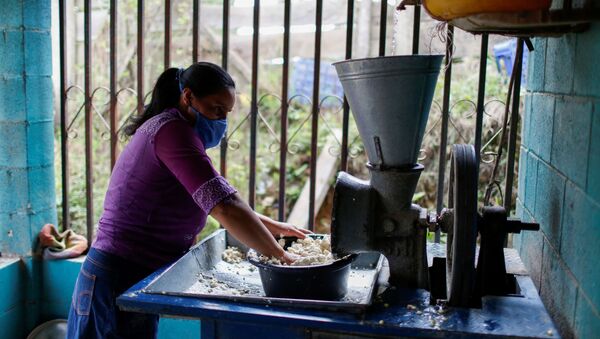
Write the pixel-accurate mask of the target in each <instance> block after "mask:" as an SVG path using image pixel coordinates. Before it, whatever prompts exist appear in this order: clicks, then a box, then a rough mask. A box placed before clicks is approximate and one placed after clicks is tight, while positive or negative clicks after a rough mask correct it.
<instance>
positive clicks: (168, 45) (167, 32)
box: [163, 0, 171, 70]
mask: <svg viewBox="0 0 600 339" xmlns="http://www.w3.org/2000/svg"><path fill="white" fill-rule="evenodd" d="M163 49H164V53H165V56H164V60H165V70H166V69H167V68H169V67H171V0H165V43H164V46H163Z"/></svg>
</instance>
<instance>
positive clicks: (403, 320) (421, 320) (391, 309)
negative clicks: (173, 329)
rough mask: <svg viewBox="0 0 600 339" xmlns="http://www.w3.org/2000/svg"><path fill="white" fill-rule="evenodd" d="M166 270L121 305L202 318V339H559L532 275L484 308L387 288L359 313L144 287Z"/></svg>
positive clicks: (131, 291) (126, 295)
mask: <svg viewBox="0 0 600 339" xmlns="http://www.w3.org/2000/svg"><path fill="white" fill-rule="evenodd" d="M165 269H166V268H163V269H161V270H159V271H157V272H155V273H154V274H152V275H151V276H149V277H147V278H146V279H144V280H142V281H140V282H139V283H138V284H136V285H135V286H133V287H131V288H130V289H129V290H128V291H127V292H125V293H124V294H122V295H121V296H120V297H119V298H118V299H117V304H118V305H119V307H120V308H121V309H124V310H128V311H136V312H143V313H153V314H160V315H164V316H171V317H182V318H195V319H201V321H202V322H201V324H202V325H201V334H199V335H201V337H202V338H269V337H272V338H286V339H293V338H349V337H351V338H386V337H394V338H397V337H429V338H440V337H444V338H480V337H498V338H517V337H519V338H522V337H544V338H551V337H552V338H556V337H558V332H557V330H556V328H555V327H554V325H553V323H552V320H551V319H550V317H549V315H548V313H547V312H546V310H545V308H544V306H543V304H542V303H541V300H540V298H539V296H538V294H537V291H536V289H535V287H534V285H533V283H532V281H531V279H530V278H529V277H528V276H516V279H517V282H518V284H519V287H520V296H510V297H484V298H483V300H482V308H481V309H458V308H455V309H448V310H446V311H445V312H443V311H438V310H436V308H435V307H432V306H430V305H429V292H427V291H425V290H414V289H412V290H409V289H388V290H386V291H385V292H384V293H383V294H382V295H380V296H379V297H378V298H377V300H376V301H375V303H374V304H373V306H372V307H371V308H369V309H368V310H367V311H366V312H364V313H362V314H359V315H356V314H349V313H340V312H328V311H321V310H309V309H292V308H285V307H275V306H273V305H269V304H268V303H265V304H263V305H261V304H244V303H236V302H233V301H227V300H211V299H201V298H194V297H182V296H172V295H159V294H148V293H145V292H143V290H144V289H145V287H146V286H148V284H150V283H151V282H152V281H153V280H154V279H155V278H156V277H157V276H159V275H160V274H161V273H162V272H163V271H164V270H165Z"/></svg>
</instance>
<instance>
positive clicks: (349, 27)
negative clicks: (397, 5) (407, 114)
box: [340, 0, 354, 171]
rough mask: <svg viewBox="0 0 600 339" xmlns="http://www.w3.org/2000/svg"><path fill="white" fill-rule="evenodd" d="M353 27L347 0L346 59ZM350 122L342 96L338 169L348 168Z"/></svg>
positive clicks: (351, 7) (351, 6)
mask: <svg viewBox="0 0 600 339" xmlns="http://www.w3.org/2000/svg"><path fill="white" fill-rule="evenodd" d="M353 28H354V0H348V8H347V12H346V55H345V57H346V60H347V59H350V58H352V38H353V36H352V35H353ZM349 122H350V106H349V105H348V100H347V99H346V96H344V111H343V115H342V154H341V160H340V170H342V171H346V170H348V125H349Z"/></svg>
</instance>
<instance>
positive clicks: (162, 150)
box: [154, 121, 237, 214]
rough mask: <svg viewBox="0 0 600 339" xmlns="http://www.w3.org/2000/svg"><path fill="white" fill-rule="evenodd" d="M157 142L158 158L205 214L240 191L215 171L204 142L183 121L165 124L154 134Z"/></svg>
mask: <svg viewBox="0 0 600 339" xmlns="http://www.w3.org/2000/svg"><path fill="white" fill-rule="evenodd" d="M154 144H155V145H154V149H155V152H156V156H157V157H158V159H159V160H160V161H161V162H162V163H163V164H164V165H165V166H166V167H167V168H168V169H169V171H171V173H173V175H174V176H175V177H176V178H177V180H178V181H179V182H180V183H181V184H182V185H183V186H184V187H185V189H186V190H187V191H188V193H189V194H190V195H191V196H192V197H193V199H194V201H195V202H196V204H198V206H200V208H202V210H203V211H204V212H205V213H206V214H209V213H210V211H211V210H212V209H213V208H214V207H215V206H216V205H217V204H218V203H220V202H221V201H223V200H224V199H225V198H227V197H229V196H231V195H232V194H234V193H236V192H237V191H236V190H235V188H233V187H232V186H231V185H230V184H229V183H228V182H227V180H225V178H223V177H222V176H220V175H219V173H218V172H217V171H216V170H215V168H214V167H213V165H212V162H211V161H210V158H209V157H208V155H207V154H206V151H205V150H204V146H203V145H202V141H200V138H198V137H197V136H196V135H195V134H194V132H193V130H192V129H191V128H190V127H189V126H188V125H187V124H186V123H185V122H184V121H172V122H169V123H166V124H165V125H163V126H162V127H161V128H160V130H158V132H157V133H156V136H155V137H154Z"/></svg>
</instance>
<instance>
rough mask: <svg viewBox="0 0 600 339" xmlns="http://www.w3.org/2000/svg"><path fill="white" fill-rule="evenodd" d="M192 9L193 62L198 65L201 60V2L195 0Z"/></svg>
mask: <svg viewBox="0 0 600 339" xmlns="http://www.w3.org/2000/svg"><path fill="white" fill-rule="evenodd" d="M192 7H193V9H192V62H193V63H196V62H198V58H199V49H198V44H199V39H200V36H199V34H200V32H199V29H200V0H194V3H193V5H192Z"/></svg>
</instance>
